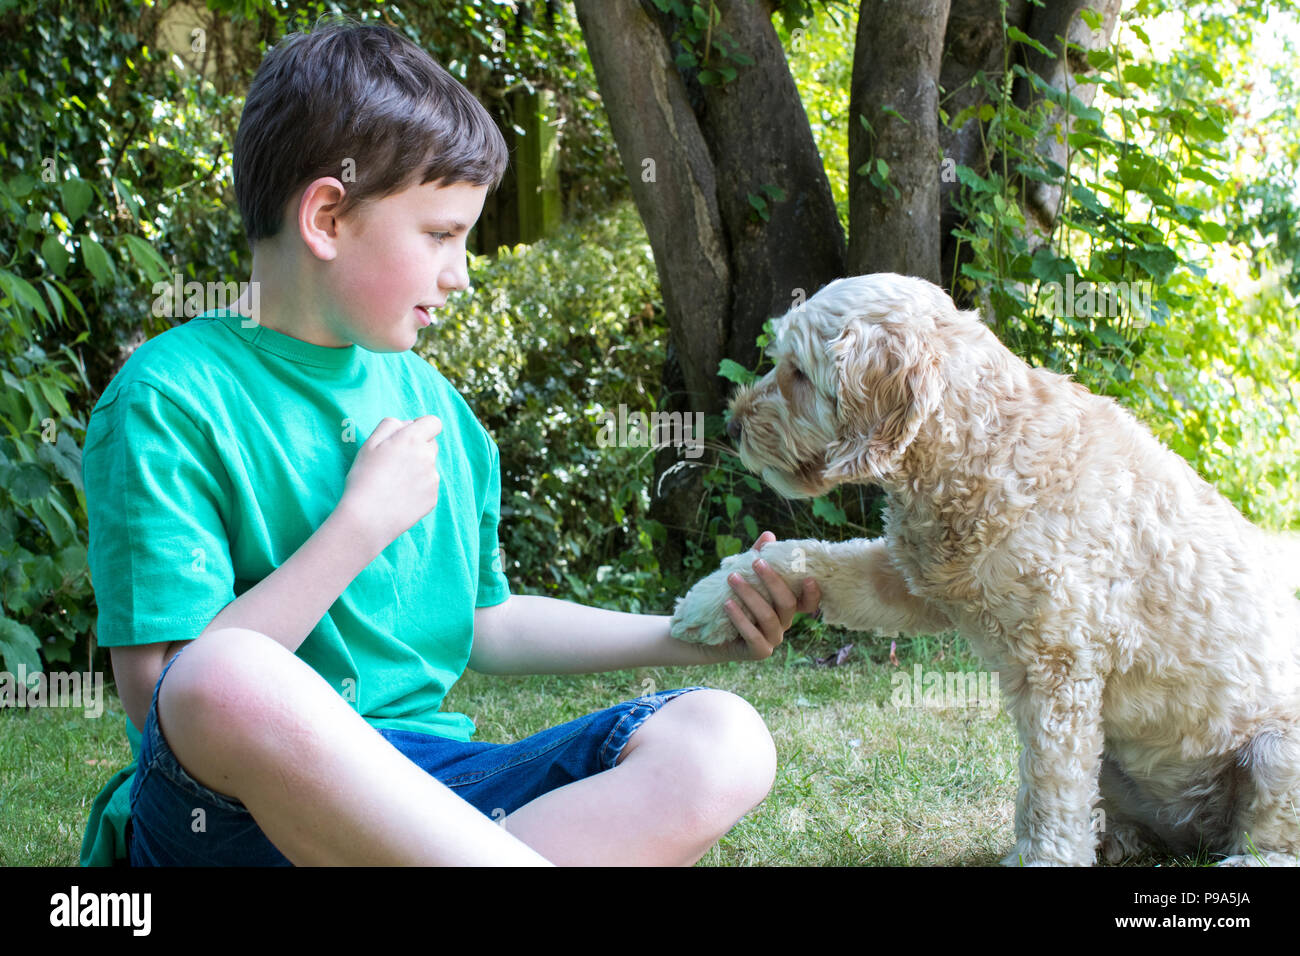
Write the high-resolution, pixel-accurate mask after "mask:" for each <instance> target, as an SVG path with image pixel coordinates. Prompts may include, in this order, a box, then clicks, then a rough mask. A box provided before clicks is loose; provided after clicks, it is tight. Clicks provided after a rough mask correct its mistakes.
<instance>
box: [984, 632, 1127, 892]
mask: <svg viewBox="0 0 1300 956" xmlns="http://www.w3.org/2000/svg"><path fill="white" fill-rule="evenodd" d="M1005 677H1006V675H1004V684H1005V683H1010V685H1011V686H1010V696H1011V704H1010V710H1011V713H1012V714H1013V715H1014V716H1015V720H1016V729H1017V731H1018V732H1019V734H1020V743H1021V748H1022V749H1021V752H1020V792H1019V795H1018V797H1017V800H1016V848H1015V850H1013V851H1012V852H1011V853H1010V854H1009V855H1007V856H1006V857H1005V858H1004V859H1003V861H1002V862H1003V863H1004V864H1005V865H1007V866H1092V865H1093V864H1094V863H1095V862H1096V860H1097V836H1098V835H1097V833H1096V832H1094V830H1093V828H1092V808H1093V806H1094V805H1095V804H1096V803H1097V801H1098V797H1099V791H1098V777H1099V776H1100V773H1101V756H1102V743H1103V733H1102V726H1101V700H1102V689H1103V681H1102V679H1101V678H1100V677H1097V676H1095V675H1089V674H1087V673H1086V672H1083V669H1082V668H1081V667H1079V665H1077V664H1076V663H1075V661H1074V659H1073V654H1072V652H1071V651H1070V650H1069V649H1060V650H1047V651H1044V652H1042V653H1040V654H1039V655H1038V657H1037V658H1036V659H1035V660H1033V661H1031V662H1030V664H1029V665H1028V666H1027V667H1025V668H1024V670H1023V671H1022V672H1021V673H1020V674H1013V675H1012V680H1011V681H1010V682H1007V681H1006V680H1005ZM1005 692H1006V691H1004V693H1005Z"/></svg>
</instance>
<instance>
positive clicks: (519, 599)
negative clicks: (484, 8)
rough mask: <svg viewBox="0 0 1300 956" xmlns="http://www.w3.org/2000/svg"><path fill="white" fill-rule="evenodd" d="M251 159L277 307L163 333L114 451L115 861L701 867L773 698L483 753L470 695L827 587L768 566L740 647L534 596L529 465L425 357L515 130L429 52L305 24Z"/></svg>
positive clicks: (751, 601)
mask: <svg viewBox="0 0 1300 956" xmlns="http://www.w3.org/2000/svg"><path fill="white" fill-rule="evenodd" d="M234 153H235V167H234V168H235V189H236V194H237V197H238V200H239V206H240V212H241V214H242V216H243V219H244V223H245V226H246V228H247V231H248V237H249V241H250V244H252V246H253V249H254V258H253V275H252V284H251V285H252V288H253V289H255V290H257V292H258V295H257V296H256V297H253V298H248V299H245V300H243V301H241V303H240V308H241V309H242V310H243V311H244V312H245V313H249V312H251V313H253V318H254V321H253V322H249V321H246V320H245V319H244V318H243V317H242V316H241V315H239V314H232V313H219V314H215V315H205V316H203V317H200V318H198V319H194V320H192V321H190V322H189V323H186V324H185V325H184V326H181V327H178V328H176V329H172V330H170V331H169V332H167V333H165V334H163V335H161V336H158V337H157V338H155V339H153V340H151V341H150V342H147V343H145V344H144V345H143V346H141V347H140V348H139V349H138V350H137V351H136V353H135V354H134V355H133V356H132V357H131V359H130V361H129V362H128V363H127V364H126V366H124V367H123V369H122V371H121V372H119V373H118V375H117V377H116V378H115V379H114V380H113V382H112V383H110V385H109V387H108V388H107V389H106V390H105V392H104V394H103V396H101V398H100V400H99V402H98V404H97V405H96V408H95V411H94V414H93V415H92V418H91V423H90V426H89V428H88V431H87V435H86V447H85V452H84V458H83V469H84V473H85V478H86V499H87V507H88V513H89V517H90V549H89V554H90V565H91V572H92V575H93V578H94V580H95V582H96V583H97V585H98V587H97V589H96V594H97V597H98V600H99V606H100V619H99V641H100V643H101V644H103V645H105V646H108V647H111V648H112V658H113V670H114V674H115V676H116V680H117V686H118V689H119V693H120V695H121V698H122V702H123V705H124V707H125V708H126V712H127V715H128V717H129V724H128V736H131V731H132V730H134V728H136V727H139V728H142V730H141V731H140V733H139V739H138V754H139V756H138V762H137V767H136V772H135V773H134V775H132V774H131V773H130V770H131V768H128V769H127V770H126V771H123V772H122V773H121V774H119V775H118V776H117V777H115V778H114V780H113V781H112V782H110V784H109V786H108V787H107V788H106V789H105V791H104V793H102V794H101V795H100V798H99V799H98V800H97V801H96V804H95V807H94V808H93V810H92V819H91V824H90V828H89V829H88V832H87V836H86V841H85V844H84V846H83V862H86V861H87V860H88V859H89V860H94V861H107V860H108V859H110V858H112V859H115V860H116V859H121V858H127V859H129V860H130V862H131V863H132V864H134V865H159V864H162V865H167V864H172V865H175V864H190V863H198V864H209V865H221V864H242V865H249V864H275V865H285V864H288V863H294V864H308V865H310V864H379V865H383V864H430V863H440V864H482V863H503V864H543V863H546V862H551V863H588V864H607V863H632V864H690V863H692V862H694V861H696V860H698V859H699V857H700V856H702V855H703V854H704V852H705V851H706V850H707V849H708V848H709V847H710V846H711V845H713V843H714V842H716V841H717V840H718V839H719V838H720V837H721V836H722V835H723V834H724V833H725V832H726V831H727V830H728V829H729V828H730V827H731V826H732V825H733V824H734V823H735V822H736V821H737V820H738V819H739V818H740V817H741V816H742V815H743V814H744V813H746V812H747V811H748V810H750V809H751V808H752V807H753V806H755V805H756V804H757V803H758V802H760V801H761V800H762V799H763V797H764V796H766V794H767V791H768V789H769V788H770V786H771V783H772V779H773V775H774V770H775V754H774V749H773V746H772V742H771V738H770V736H769V735H768V733H767V730H766V728H765V727H764V725H763V723H762V721H761V720H760V719H759V717H758V716H757V714H756V713H755V712H754V710H753V708H751V707H750V706H749V705H748V704H747V703H745V702H744V701H742V700H740V699H739V698H736V697H734V696H733V695H730V694H727V693H723V692H720V691H713V690H705V689H702V688H687V689H681V690H674V691H668V692H665V693H662V694H658V695H653V696H650V697H646V698H640V699H638V700H635V701H629V702H627V703H625V704H621V705H618V706H616V707H612V708H609V709H608V710H605V711H601V712H599V713H596V714H591V715H588V716H587V717H584V718H579V719H578V720H575V721H571V722H569V723H567V724H564V725H563V726H561V727H557V728H553V729H551V730H548V731H544V732H542V733H541V734H538V735H535V736H534V737H531V738H528V739H527V740H525V741H521V742H519V743H517V744H506V745H501V744H488V743H475V742H470V739H469V738H470V736H471V734H472V733H473V730H474V727H473V724H472V722H471V721H470V720H469V719H468V718H467V717H464V716H463V715H460V714H449V713H444V712H442V711H440V709H439V708H440V705H441V702H442V699H443V697H444V696H445V695H446V693H447V690H448V689H449V688H450V687H451V685H452V684H453V683H454V682H455V680H456V679H457V678H458V677H459V676H460V674H461V673H462V672H463V670H464V668H465V667H466V666H469V667H473V668H474V669H476V670H480V671H484V672H488V673H498V674H526V673H583V672H598V671H608V670H616V669H621V668H628V667H634V666H654V665H671V664H687V663H707V662H711V661H718V660H727V659H763V658H765V657H767V656H769V655H770V654H771V653H772V650H773V648H774V647H775V646H776V645H777V644H778V643H780V641H781V639H782V635H783V633H784V631H785V629H786V628H787V627H788V626H789V624H790V621H791V619H792V617H793V615H794V613H795V611H796V610H813V609H815V607H816V603H817V597H818V595H817V591H816V587H815V585H811V583H810V585H809V586H806V587H805V588H804V592H803V597H802V598H801V599H799V600H796V598H795V596H794V595H793V594H792V593H791V592H790V590H789V589H788V588H787V587H786V586H785V585H784V583H783V582H782V581H781V579H780V578H778V577H777V576H776V575H774V574H770V573H769V574H765V575H764V580H765V581H766V582H767V584H768V586H769V587H770V588H772V591H771V593H772V595H773V604H774V605H775V607H774V606H773V605H772V604H769V603H768V602H767V601H765V600H764V599H763V598H762V597H761V596H760V595H759V594H758V593H757V592H756V591H754V590H753V589H752V588H749V587H747V586H745V585H744V584H743V583H741V584H739V585H737V588H736V590H737V594H738V596H739V598H740V600H739V601H738V602H736V605H735V606H733V607H732V608H731V609H730V613H731V614H732V615H733V620H735V621H736V624H737V627H738V628H739V629H740V630H741V632H742V633H743V634H744V639H743V640H739V641H736V642H735V644H734V645H733V646H731V647H727V648H722V649H717V648H706V647H701V646H697V645H688V644H683V643H679V642H677V641H674V640H672V639H671V638H670V637H669V634H668V626H667V620H668V619H667V618H666V617H658V616H649V615H634V614H622V613H617V612H612V611H605V610H599V609H595V608H585V607H580V606H577V605H573V604H569V603H567V602H563V601H557V600H552V599H548V598H542V597H533V596H513V597H512V596H511V595H510V593H509V589H508V585H507V582H506V580H505V577H504V575H503V574H502V572H501V569H500V567H499V565H494V564H493V559H494V557H495V555H496V553H497V531H496V528H497V518H498V509H499V502H500V471H499V464H498V456H497V450H496V447H495V445H494V443H493V442H492V439H491V437H490V436H489V435H488V434H487V432H486V431H485V430H484V429H483V427H482V426H481V425H480V424H479V423H478V422H477V420H475V418H474V417H473V415H472V413H471V412H470V411H469V409H468V407H467V406H466V405H465V403H464V401H463V400H462V399H461V398H460V396H459V395H458V394H456V392H455V391H454V390H453V389H452V388H451V386H450V384H449V383H448V382H447V381H446V379H445V378H443V377H442V376H441V375H440V374H439V373H438V372H437V371H436V370H434V369H433V368H432V367H431V366H430V365H428V363H426V362H424V361H422V360H420V359H418V358H417V357H416V356H415V355H414V354H413V353H411V351H410V349H411V348H412V346H413V345H414V344H415V342H416V337H417V332H418V330H419V328H420V327H422V326H424V325H427V324H429V323H430V321H431V318H430V313H431V312H432V311H433V310H434V309H436V308H438V307H440V306H441V305H442V304H443V303H444V301H445V298H446V296H447V294H448V293H450V292H451V291H453V290H455V289H461V288H465V287H466V286H467V285H468V276H467V274H466V262H465V238H466V235H467V233H468V232H469V230H470V228H471V227H472V225H473V223H474V222H475V221H476V220H477V218H478V216H479V214H480V212H481V210H482V206H483V200H484V197H485V196H486V194H487V191H488V190H489V189H490V188H494V187H495V185H496V184H497V182H499V180H500V177H501V174H502V172H503V170H504V168H505V162H506V154H505V146H504V143H503V141H502V139H501V137H500V134H499V133H498V131H497V130H496V127H495V126H494V125H493V123H492V121H491V119H490V117H488V115H487V113H486V111H485V110H483V108H482V106H481V105H480V104H479V103H477V102H476V101H475V100H474V99H473V97H471V96H470V95H469V93H468V92H467V91H466V90H465V89H464V88H463V87H461V86H460V85H459V84H458V83H456V81H455V80H454V79H452V78H451V77H450V76H449V75H448V74H447V73H446V72H445V71H443V70H442V69H441V68H440V67H438V66H437V65H436V64H435V63H434V62H433V61H432V60H431V59H430V58H429V57H428V56H427V55H426V54H424V53H423V52H422V51H420V50H419V49H418V48H417V47H415V46H414V45H413V44H411V43H410V42H408V41H407V40H405V39H403V38H402V37H401V36H399V35H398V34H396V33H395V32H393V31H390V30H388V29H387V28H384V27H378V26H355V25H334V26H329V27H325V28H319V27H318V29H316V30H315V31H314V32H312V33H311V34H307V35H294V36H291V37H288V38H286V39H285V40H284V41H282V42H281V43H280V44H279V45H277V46H276V47H275V48H274V50H272V51H271V52H270V53H269V54H268V55H267V58H266V60H265V62H264V63H263V64H262V66H261V68H260V69H259V71H258V74H257V77H256V78H255V80H254V83H253V86H252V88H251V89H250V91H249V95H248V99H247V102H246V105H245V108H244V114H243V117H242V120H241V122H240V127H239V131H238V134H237V136H236V140H235V151H234ZM362 436H368V437H365V438H364V441H362ZM358 446H359V447H358ZM769 540H771V536H770V535H765V536H764V537H762V538H760V539H759V543H758V545H757V547H761V546H762V545H763V544H764V543H766V542H767V541H769ZM742 602H743V604H744V605H745V606H746V607H747V608H748V609H749V613H750V614H752V615H753V619H754V621H757V622H759V623H758V624H757V625H756V624H755V623H753V622H752V621H751V620H750V618H749V617H748V616H747V615H746V612H745V611H742V610H741V609H740V604H741V603H742ZM132 743H133V749H136V747H137V740H136V739H135V738H133V739H132ZM128 818H129V822H128ZM495 821H504V824H505V825H504V826H497V825H495Z"/></svg>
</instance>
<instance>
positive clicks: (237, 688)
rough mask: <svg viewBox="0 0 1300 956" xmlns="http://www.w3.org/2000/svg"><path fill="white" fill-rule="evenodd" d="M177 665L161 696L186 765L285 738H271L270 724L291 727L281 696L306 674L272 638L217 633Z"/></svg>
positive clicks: (166, 726)
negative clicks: (297, 675) (297, 673)
mask: <svg viewBox="0 0 1300 956" xmlns="http://www.w3.org/2000/svg"><path fill="white" fill-rule="evenodd" d="M174 660H175V663H173V664H172V665H171V667H170V669H169V670H168V671H167V673H166V675H165V676H164V677H163V681H162V684H161V686H160V687H159V689H158V722H159V726H160V729H162V730H163V735H164V737H165V738H166V740H167V743H168V746H170V747H171V749H172V750H173V752H174V753H175V754H176V756H177V759H179V760H181V762H182V763H183V764H184V763H186V760H187V758H188V759H190V760H197V761H198V762H200V763H203V762H205V760H207V761H215V762H220V761H221V760H222V759H223V755H224V757H230V756H232V755H233V754H235V753H236V752H237V751H239V750H240V749H241V748H244V747H246V746H247V745H248V743H249V742H250V741H254V742H255V741H257V740H266V739H270V738H273V737H275V736H277V735H267V733H266V731H267V727H268V726H270V725H271V723H270V718H275V721H276V723H277V724H278V723H279V722H281V721H283V719H284V716H285V715H284V714H283V713H282V710H283V707H282V704H281V702H280V700H279V695H280V694H281V693H282V692H283V690H284V688H285V686H286V684H287V683H288V681H289V680H290V679H291V676H292V675H293V673H294V671H295V670H296V669H298V668H300V667H302V666H305V665H303V664H302V662H301V661H299V660H298V659H297V658H296V657H295V656H294V655H293V654H292V653H291V652H290V651H289V650H287V649H286V648H285V647H283V646H282V645H280V644H279V643H277V642H276V641H275V640H273V639H272V638H270V637H268V636H266V635H265V634H261V633H258V632H257V631H252V630H248V629H245V628H223V629H220V630H215V631H209V632H208V633H206V634H204V635H203V636H202V637H199V638H197V639H196V640H194V641H192V642H191V643H189V644H187V645H186V646H185V647H184V648H183V649H182V652H181V653H180V654H179V656H177V657H176V658H175V659H174ZM295 665H297V667H295ZM281 729H283V728H281ZM216 730H219V731H220V733H215V732H214V731H216Z"/></svg>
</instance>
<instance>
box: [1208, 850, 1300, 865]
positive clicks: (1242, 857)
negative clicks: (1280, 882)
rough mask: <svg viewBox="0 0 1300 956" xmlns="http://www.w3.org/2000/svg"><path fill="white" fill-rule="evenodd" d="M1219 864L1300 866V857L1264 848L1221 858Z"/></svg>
mask: <svg viewBox="0 0 1300 956" xmlns="http://www.w3.org/2000/svg"><path fill="white" fill-rule="evenodd" d="M1216 865H1217V866H1300V858H1297V856H1296V854H1294V853H1279V852H1277V851H1276V850H1262V851H1260V852H1259V853H1258V854H1256V853H1239V854H1237V855H1236V856H1230V857H1227V858H1226V859H1223V860H1220V861H1219V862H1218V863H1217V864H1216Z"/></svg>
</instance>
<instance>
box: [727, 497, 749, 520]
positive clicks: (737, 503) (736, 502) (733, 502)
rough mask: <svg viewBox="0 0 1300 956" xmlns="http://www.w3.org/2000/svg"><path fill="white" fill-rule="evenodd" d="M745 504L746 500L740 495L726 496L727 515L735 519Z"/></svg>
mask: <svg viewBox="0 0 1300 956" xmlns="http://www.w3.org/2000/svg"><path fill="white" fill-rule="evenodd" d="M744 504H745V502H744V501H743V500H742V499H741V498H740V497H738V496H736V495H727V498H726V505H727V517H728V518H730V519H732V520H733V521H734V520H735V517H736V514H737V513H738V512H739V511H740V509H741V507H743V506H744Z"/></svg>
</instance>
